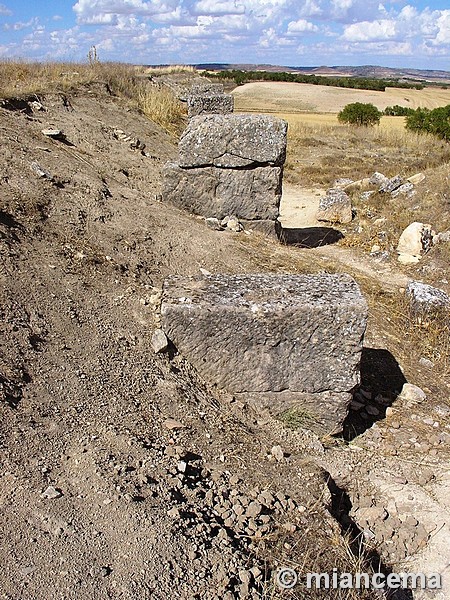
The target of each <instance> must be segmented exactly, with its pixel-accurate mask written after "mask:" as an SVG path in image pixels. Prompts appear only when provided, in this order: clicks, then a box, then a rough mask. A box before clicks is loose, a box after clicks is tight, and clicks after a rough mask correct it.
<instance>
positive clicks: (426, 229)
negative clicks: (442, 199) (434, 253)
mask: <svg viewBox="0 0 450 600" xmlns="http://www.w3.org/2000/svg"><path fill="white" fill-rule="evenodd" d="M433 236H434V231H433V230H432V229H431V225H429V224H424V223H417V222H414V223H411V224H410V225H408V227H407V228H406V229H405V230H404V231H403V233H402V234H401V236H400V239H399V241H398V246H397V252H398V254H399V257H398V260H399V261H400V262H402V263H405V264H407V263H415V262H419V260H420V258H421V257H422V255H423V254H424V253H425V252H427V251H428V250H429V249H430V248H431V247H432V245H433Z"/></svg>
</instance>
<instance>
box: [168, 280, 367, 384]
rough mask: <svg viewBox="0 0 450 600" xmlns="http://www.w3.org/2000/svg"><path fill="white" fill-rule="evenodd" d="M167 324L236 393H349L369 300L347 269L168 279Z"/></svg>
mask: <svg viewBox="0 0 450 600" xmlns="http://www.w3.org/2000/svg"><path fill="white" fill-rule="evenodd" d="M161 314H162V322H163V329H164V331H165V333H166V335H167V336H168V337H169V339H170V340H171V341H172V342H173V343H174V345H175V346H176V347H177V348H178V350H179V351H180V352H181V353H182V354H184V355H185V356H186V358H187V359H188V360H189V362H191V364H193V365H194V366H195V367H196V369H197V370H198V371H199V373H200V374H201V375H202V376H203V377H204V379H206V380H207V381H209V382H211V383H214V384H216V385H217V386H218V387H220V388H224V389H226V390H228V391H229V392H231V393H244V392H249V393H250V392H251V393H256V392H282V391H290V392H302V393H308V394H316V393H323V392H327V391H331V392H337V393H340V392H349V391H350V390H352V389H353V388H354V387H355V386H356V385H357V384H358V383H359V363H360V357H361V350H362V341H363V336H364V332H365V328H366V321H367V305H366V302H365V300H364V298H363V296H362V295H361V292H360V290H359V288H358V285H357V284H356V282H355V281H354V280H353V279H352V278H351V277H350V276H348V275H332V274H319V275H271V274H268V275H266V274H256V275H210V276H207V277H202V278H192V277H191V278H190V277H178V276H173V277H169V278H168V279H166V281H165V283H164V288H163V299H162V307H161Z"/></svg>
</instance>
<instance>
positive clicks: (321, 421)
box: [235, 390, 352, 434]
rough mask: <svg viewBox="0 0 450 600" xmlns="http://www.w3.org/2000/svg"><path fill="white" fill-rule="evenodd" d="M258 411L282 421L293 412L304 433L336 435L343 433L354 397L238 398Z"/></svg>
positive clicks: (295, 394) (323, 394) (275, 395)
mask: <svg viewBox="0 0 450 600" xmlns="http://www.w3.org/2000/svg"><path fill="white" fill-rule="evenodd" d="M235 397H236V398H237V399H239V400H242V401H245V402H246V403H247V404H249V405H251V406H253V407H254V408H255V409H257V410H265V411H268V412H269V413H270V414H271V415H272V416H275V417H278V418H280V417H281V418H282V417H283V413H285V412H286V411H292V410H294V411H295V412H296V415H297V419H298V421H299V422H301V424H302V426H303V428H304V429H311V430H312V431H316V432H317V433H319V434H324V433H330V434H331V433H336V432H338V431H340V430H341V429H342V423H343V422H344V420H345V417H346V416H347V412H348V408H349V405H350V402H351V400H352V395H351V394H350V393H348V392H332V391H326V392H316V393H313V394H311V393H307V392H291V391H290V390H285V391H282V392H246V393H241V394H235Z"/></svg>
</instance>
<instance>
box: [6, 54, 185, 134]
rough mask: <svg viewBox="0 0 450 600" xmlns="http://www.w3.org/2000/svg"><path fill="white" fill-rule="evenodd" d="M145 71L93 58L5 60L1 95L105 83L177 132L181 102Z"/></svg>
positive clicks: (147, 114) (178, 129)
mask: <svg viewBox="0 0 450 600" xmlns="http://www.w3.org/2000/svg"><path fill="white" fill-rule="evenodd" d="M172 68H173V69H179V67H172ZM180 68H181V67H180ZM177 72H178V71H177ZM143 73H144V69H143V68H142V67H134V66H132V65H125V64H121V63H101V62H99V61H98V60H92V61H91V62H90V64H76V63H52V62H48V63H31V62H22V61H2V62H0V97H1V98H12V97H18V96H31V95H33V94H41V95H43V94H46V93H51V92H55V91H56V92H61V91H62V92H69V91H70V90H71V89H75V88H77V87H79V86H80V85H88V84H90V83H94V82H103V83H105V84H107V85H108V87H109V89H110V90H111V93H113V94H116V95H118V96H120V97H122V98H124V99H126V100H127V101H128V102H130V103H131V104H133V105H134V106H136V107H137V108H139V109H140V110H142V112H143V113H144V114H145V115H146V116H147V117H148V118H149V119H151V120H153V121H155V122H156V123H158V124H159V125H160V126H161V127H163V128H164V129H165V130H166V131H168V132H169V133H171V134H174V135H178V134H179V133H180V131H181V129H182V126H183V124H184V120H183V119H184V114H185V111H184V108H183V106H182V104H181V103H180V102H179V101H178V100H177V99H176V98H175V96H174V95H173V94H172V92H171V91H170V90H169V89H168V88H163V87H160V86H157V85H152V83H151V82H150V81H149V80H148V78H147V76H146V77H143V76H142V75H143ZM158 73H159V71H158ZM147 75H148V74H147Z"/></svg>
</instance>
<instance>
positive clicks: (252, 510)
mask: <svg viewBox="0 0 450 600" xmlns="http://www.w3.org/2000/svg"><path fill="white" fill-rule="evenodd" d="M261 511H262V506H261V504H260V503H259V502H256V501H253V502H250V504H249V505H248V508H247V511H246V515H247V517H250V518H255V517H258V516H259V515H260V514H261Z"/></svg>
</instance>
